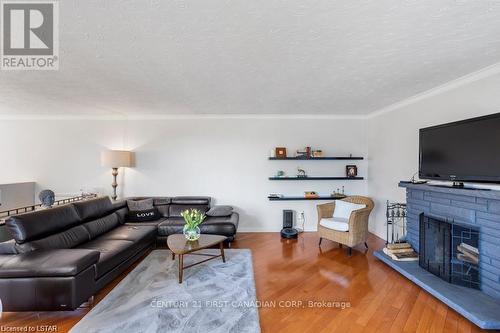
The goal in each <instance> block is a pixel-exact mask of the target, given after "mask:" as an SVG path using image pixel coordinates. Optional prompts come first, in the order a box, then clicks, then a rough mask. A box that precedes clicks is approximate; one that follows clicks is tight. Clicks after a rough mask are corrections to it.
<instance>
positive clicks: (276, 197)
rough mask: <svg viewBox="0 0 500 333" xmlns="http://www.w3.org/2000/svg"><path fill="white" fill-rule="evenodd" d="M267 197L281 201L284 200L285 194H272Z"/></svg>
mask: <svg viewBox="0 0 500 333" xmlns="http://www.w3.org/2000/svg"><path fill="white" fill-rule="evenodd" d="M267 197H268V198H269V199H281V198H283V194H280V193H270V194H269V195H268V196H267Z"/></svg>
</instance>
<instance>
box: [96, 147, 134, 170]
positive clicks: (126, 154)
mask: <svg viewBox="0 0 500 333" xmlns="http://www.w3.org/2000/svg"><path fill="white" fill-rule="evenodd" d="M134 157H135V156H134V152H132V151H128V150H106V151H103V152H102V153H101V165H102V166H104V167H110V168H120V167H133V166H134Z"/></svg>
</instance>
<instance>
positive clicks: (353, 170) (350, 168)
mask: <svg viewBox="0 0 500 333" xmlns="http://www.w3.org/2000/svg"><path fill="white" fill-rule="evenodd" d="M345 174H346V176H347V177H350V178H354V177H357V176H358V167H357V166H356V165H346V166H345Z"/></svg>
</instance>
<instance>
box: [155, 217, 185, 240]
mask: <svg viewBox="0 0 500 333" xmlns="http://www.w3.org/2000/svg"><path fill="white" fill-rule="evenodd" d="M184 224H185V222H184V219H183V218H182V217H170V218H168V219H165V221H163V222H161V223H160V224H159V225H158V235H160V236H168V235H173V234H179V233H182V228H184ZM179 230H180V232H179Z"/></svg>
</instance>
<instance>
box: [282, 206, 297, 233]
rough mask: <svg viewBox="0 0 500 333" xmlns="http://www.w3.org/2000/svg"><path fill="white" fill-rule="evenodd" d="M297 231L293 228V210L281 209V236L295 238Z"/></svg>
mask: <svg viewBox="0 0 500 333" xmlns="http://www.w3.org/2000/svg"><path fill="white" fill-rule="evenodd" d="M298 235H299V232H298V231H297V230H296V229H294V228H293V210H289V209H285V210H283V229H281V237H282V238H288V239H290V238H297V237H298Z"/></svg>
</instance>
